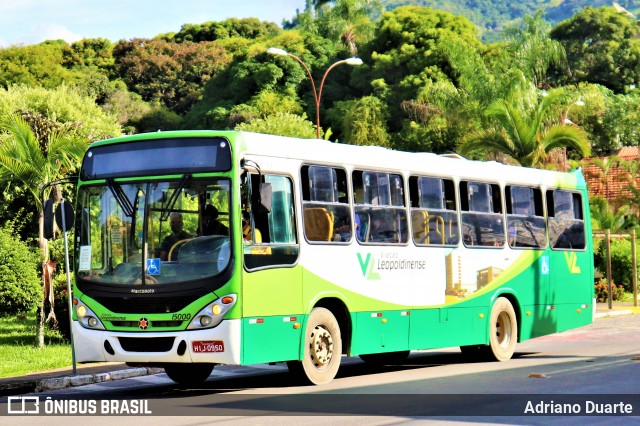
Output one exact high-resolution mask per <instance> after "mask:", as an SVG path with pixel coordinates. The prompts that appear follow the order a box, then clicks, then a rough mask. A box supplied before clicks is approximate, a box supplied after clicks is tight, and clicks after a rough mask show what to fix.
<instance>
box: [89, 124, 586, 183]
mask: <svg viewBox="0 0 640 426" xmlns="http://www.w3.org/2000/svg"><path fill="white" fill-rule="evenodd" d="M214 136H222V137H226V138H228V139H229V140H231V141H235V142H232V143H234V149H233V151H234V155H235V156H236V158H241V157H242V155H245V154H251V155H260V156H269V157H278V158H289V159H296V160H299V161H301V162H309V163H313V162H321V163H326V164H334V165H342V164H350V165H352V166H353V167H354V168H367V167H373V168H376V169H382V170H390V171H392V170H407V171H409V172H412V173H416V174H419V173H424V174H429V175H436V176H460V177H461V178H465V179H478V180H497V181H502V180H504V179H505V178H506V177H508V180H509V181H510V182H513V183H523V184H530V185H538V184H545V185H551V186H558V185H560V186H563V187H570V188H577V189H584V188H586V183H585V179H584V177H583V176H582V173H581V172H580V170H574V171H572V172H569V173H563V172H556V171H550V170H541V169H533V168H527V167H520V166H509V165H506V164H502V163H498V162H496V161H475V160H467V159H464V158H462V157H460V156H457V155H455V154H452V155H450V156H447V155H437V154H433V153H427V152H405V151H396V150H392V149H388V148H384V147H379V146H357V145H349V144H344V143H337V142H331V141H326V140H322V139H301V138H293V137H285V136H277V135H269V134H262V133H252V132H243V131H230V130H226V131H215V130H179V131H168V132H155V133H141V134H136V135H129V136H121V137H118V138H114V139H109V140H103V141H97V142H94V143H93V144H91V146H92V147H93V146H99V145H104V144H111V143H123V142H132V141H136V140H151V139H167V138H176V137H214Z"/></svg>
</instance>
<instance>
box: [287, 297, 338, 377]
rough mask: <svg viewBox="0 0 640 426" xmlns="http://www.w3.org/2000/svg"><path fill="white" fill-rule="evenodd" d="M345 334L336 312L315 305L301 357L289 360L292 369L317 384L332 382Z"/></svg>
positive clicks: (310, 316)
mask: <svg viewBox="0 0 640 426" xmlns="http://www.w3.org/2000/svg"><path fill="white" fill-rule="evenodd" d="M341 356H342V336H341V334H340V326H339V325H338V321H337V320H336V318H335V316H333V314H332V313H331V311H329V310H328V309H325V308H314V309H313V310H312V311H311V314H310V315H309V318H308V319H307V326H306V328H305V335H304V354H303V358H302V361H289V362H288V363H287V365H288V366H289V371H291V373H292V374H294V375H295V376H297V377H298V378H301V379H303V380H304V381H308V382H310V383H312V384H314V385H323V384H326V383H329V382H330V381H331V380H333V378H334V377H335V376H336V374H337V373H338V368H340V358H341Z"/></svg>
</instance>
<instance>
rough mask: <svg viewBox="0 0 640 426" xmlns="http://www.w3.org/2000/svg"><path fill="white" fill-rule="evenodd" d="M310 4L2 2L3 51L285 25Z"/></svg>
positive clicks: (280, 0)
mask: <svg viewBox="0 0 640 426" xmlns="http://www.w3.org/2000/svg"><path fill="white" fill-rule="evenodd" d="M304 5H305V0H231V1H229V0H0V47H7V46H10V45H14V44H22V45H28V44H36V43H40V42H42V41H44V40H52V39H53V40H55V39H63V40H66V41H67V42H69V43H72V42H74V41H77V40H80V39H83V38H98V37H101V38H107V39H109V40H111V41H113V42H116V41H118V40H121V39H132V38H134V37H143V38H150V37H154V36H156V35H158V34H162V33H168V32H177V31H179V30H180V27H181V26H182V25H183V24H199V23H202V22H206V21H223V20H225V19H227V18H232V17H236V18H248V17H255V18H258V19H260V20H263V21H271V22H275V23H277V24H280V23H281V22H282V20H283V19H291V18H292V17H294V16H295V14H296V9H298V10H300V11H302V10H303V9H304Z"/></svg>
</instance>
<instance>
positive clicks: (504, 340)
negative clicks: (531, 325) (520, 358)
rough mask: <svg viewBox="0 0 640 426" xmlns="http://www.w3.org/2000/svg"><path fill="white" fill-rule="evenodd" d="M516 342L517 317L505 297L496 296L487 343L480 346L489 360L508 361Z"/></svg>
mask: <svg viewBox="0 0 640 426" xmlns="http://www.w3.org/2000/svg"><path fill="white" fill-rule="evenodd" d="M516 343H518V318H517V317H516V311H515V310H514V309H513V305H511V302H510V301H509V299H507V298H506V297H498V299H497V300H496V303H494V304H493V307H492V308H491V317H490V319H489V345H488V346H482V348H483V349H485V352H486V355H487V358H488V359H489V360H491V361H508V360H509V359H511V357H512V356H513V353H514V352H515V350H516Z"/></svg>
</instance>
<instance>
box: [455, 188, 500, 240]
mask: <svg viewBox="0 0 640 426" xmlns="http://www.w3.org/2000/svg"><path fill="white" fill-rule="evenodd" d="M460 204H461V208H462V234H463V242H464V244H465V245H466V246H469V247H474V246H475V247H477V246H482V247H502V246H503V245H504V240H505V235H504V224H503V216H502V202H501V197H500V187H499V186H498V185H497V184H490V183H483V182H467V181H461V182H460Z"/></svg>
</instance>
